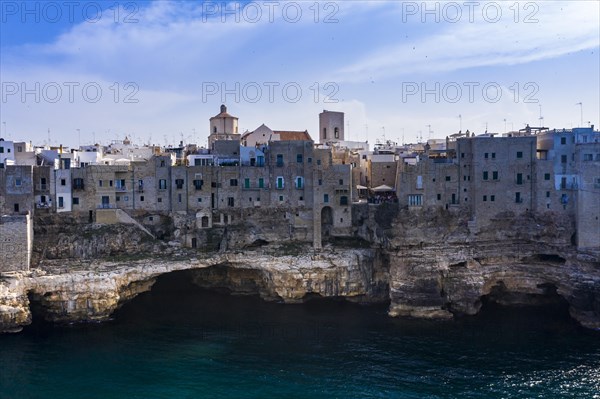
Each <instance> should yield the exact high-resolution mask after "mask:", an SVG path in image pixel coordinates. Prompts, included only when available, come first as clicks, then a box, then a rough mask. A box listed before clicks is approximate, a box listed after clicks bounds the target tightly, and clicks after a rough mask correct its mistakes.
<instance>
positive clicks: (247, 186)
mask: <svg viewBox="0 0 600 399" xmlns="http://www.w3.org/2000/svg"><path fill="white" fill-rule="evenodd" d="M244 188H250V179H249V178H247V177H246V178H245V179H244Z"/></svg>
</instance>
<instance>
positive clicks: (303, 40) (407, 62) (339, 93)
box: [0, 0, 600, 146]
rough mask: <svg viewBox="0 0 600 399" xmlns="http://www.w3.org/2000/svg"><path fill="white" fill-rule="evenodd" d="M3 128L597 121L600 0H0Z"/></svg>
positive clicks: (72, 140)
mask: <svg viewBox="0 0 600 399" xmlns="http://www.w3.org/2000/svg"><path fill="white" fill-rule="evenodd" d="M0 82H1V87H0V89H1V92H0V122H1V123H2V125H0V136H2V137H4V138H5V139H8V140H14V141H32V142H33V143H34V144H38V145H41V144H51V145H58V144H63V145H65V146H77V145H79V144H82V145H83V144H89V143H92V142H97V143H101V144H108V143H110V142H111V141H113V140H123V139H124V138H125V137H126V136H127V137H129V138H130V139H132V140H133V142H134V143H137V144H160V145H165V144H177V143H178V142H179V141H181V140H183V141H184V143H197V144H199V145H206V141H207V137H208V134H209V118H210V117H211V116H214V115H216V114H218V113H219V107H220V105H221V104H222V103H225V104H226V105H227V107H228V111H229V113H231V114H232V115H235V116H237V117H238V118H239V126H240V130H241V132H243V131H245V130H250V131H251V130H254V129H256V128H257V127H258V126H260V125H261V124H263V123H264V124H266V125H267V126H269V127H270V128H272V129H273V130H308V132H309V133H310V134H311V136H312V137H313V138H314V139H315V140H318V114H319V113H320V112H322V111H323V110H332V111H343V112H345V122H346V126H345V130H346V132H345V135H346V139H347V140H353V141H369V143H375V142H376V141H378V140H379V141H382V140H392V141H396V142H398V143H402V142H405V143H409V142H417V141H420V140H427V139H429V138H445V137H446V136H447V135H450V134H453V133H456V132H458V131H459V130H462V131H465V130H467V129H468V130H470V131H471V132H475V133H477V134H479V133H484V132H485V131H486V130H487V131H488V132H492V133H503V132H506V131H510V130H518V129H521V128H523V127H524V126H525V124H527V123H528V124H530V125H531V126H539V125H543V126H546V127H550V128H571V127H577V126H581V125H583V126H588V124H590V123H591V124H594V125H595V126H599V125H600V2H598V1H564V2H562V1H534V2H532V1H522V2H519V1H459V2H421V1H419V2H410V1H345V2H341V1H340V2H334V1H321V2H317V1H287V2H279V1H252V2H249V1H244V2H221V1H217V2H214V1H213V2H196V1H100V0H98V1H82V0H79V1H40V2H37V1H27V2H22V1H6V0H0Z"/></svg>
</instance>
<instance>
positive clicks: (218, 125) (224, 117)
mask: <svg viewBox="0 0 600 399" xmlns="http://www.w3.org/2000/svg"><path fill="white" fill-rule="evenodd" d="M220 111H221V112H220V113H219V114H217V115H215V116H213V117H212V118H210V134H209V136H208V147H209V148H211V149H212V148H214V146H213V144H214V142H215V141H217V140H239V139H240V137H241V135H240V134H238V118H237V117H235V116H232V115H230V114H228V113H227V107H226V106H225V104H221V110H220Z"/></svg>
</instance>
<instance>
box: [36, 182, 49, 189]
mask: <svg viewBox="0 0 600 399" xmlns="http://www.w3.org/2000/svg"><path fill="white" fill-rule="evenodd" d="M35 189H36V190H38V191H46V190H48V184H45V183H44V184H42V183H40V184H36V185H35Z"/></svg>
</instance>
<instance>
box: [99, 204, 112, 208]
mask: <svg viewBox="0 0 600 399" xmlns="http://www.w3.org/2000/svg"><path fill="white" fill-rule="evenodd" d="M115 208H116V205H115V204H100V205H98V207H97V209H115Z"/></svg>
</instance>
